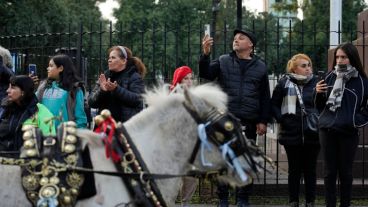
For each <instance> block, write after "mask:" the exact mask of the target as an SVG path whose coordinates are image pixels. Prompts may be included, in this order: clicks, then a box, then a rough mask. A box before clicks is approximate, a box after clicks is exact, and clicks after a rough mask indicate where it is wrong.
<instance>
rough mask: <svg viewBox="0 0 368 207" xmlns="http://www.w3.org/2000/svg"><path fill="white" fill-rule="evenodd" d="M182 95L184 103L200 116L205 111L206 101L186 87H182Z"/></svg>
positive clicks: (206, 108)
mask: <svg viewBox="0 0 368 207" xmlns="http://www.w3.org/2000/svg"><path fill="white" fill-rule="evenodd" d="M184 97H185V105H186V106H188V107H190V108H191V109H192V110H193V111H196V112H197V113H198V114H199V115H200V116H201V117H202V116H203V115H204V114H206V113H207V110H208V106H207V105H206V103H205V102H204V101H203V100H202V99H201V98H199V97H198V96H196V95H195V94H193V93H192V92H191V91H190V90H189V89H187V88H184Z"/></svg>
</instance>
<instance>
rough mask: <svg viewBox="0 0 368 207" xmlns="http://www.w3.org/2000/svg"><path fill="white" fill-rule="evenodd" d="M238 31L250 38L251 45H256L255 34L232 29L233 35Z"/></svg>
mask: <svg viewBox="0 0 368 207" xmlns="http://www.w3.org/2000/svg"><path fill="white" fill-rule="evenodd" d="M238 33H242V34H243V35H245V36H247V37H248V38H249V39H250V41H251V42H252V43H253V47H255V46H256V43H257V39H256V36H254V34H253V33H251V32H248V31H245V30H241V29H236V30H234V36H235V35H236V34H238Z"/></svg>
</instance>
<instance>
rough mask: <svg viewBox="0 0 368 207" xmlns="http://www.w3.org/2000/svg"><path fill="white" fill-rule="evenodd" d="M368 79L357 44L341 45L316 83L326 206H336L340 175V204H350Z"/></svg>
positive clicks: (367, 120)
mask: <svg viewBox="0 0 368 207" xmlns="http://www.w3.org/2000/svg"><path fill="white" fill-rule="evenodd" d="M367 100H368V79H367V76H366V74H364V70H363V66H362V63H361V61H360V59H359V54H358V50H357V48H356V47H355V46H354V45H353V44H351V43H344V44H341V45H339V46H338V47H337V48H336V49H335V52H334V60H333V68H332V69H331V71H330V72H329V73H328V74H327V76H326V78H325V79H324V80H321V81H320V82H318V84H317V86H316V97H315V103H316V106H317V108H318V110H320V111H321V116H320V117H319V124H318V125H319V137H320V140H321V147H322V154H323V157H324V162H325V172H324V173H325V188H326V192H325V194H326V195H325V196H326V206H328V207H330V206H336V179H337V175H339V180H340V206H341V207H346V206H350V200H351V188H352V182H353V174H352V168H353V161H354V157H355V152H356V150H357V148H358V142H359V135H358V128H359V127H362V126H365V125H367V124H368V102H367Z"/></svg>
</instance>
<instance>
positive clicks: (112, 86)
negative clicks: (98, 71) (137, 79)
mask: <svg viewBox="0 0 368 207" xmlns="http://www.w3.org/2000/svg"><path fill="white" fill-rule="evenodd" d="M116 87H118V83H117V82H116V81H114V82H111V81H110V78H109V79H108V80H107V82H106V89H107V91H114V90H115V89H116Z"/></svg>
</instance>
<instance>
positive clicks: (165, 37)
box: [155, 22, 171, 79]
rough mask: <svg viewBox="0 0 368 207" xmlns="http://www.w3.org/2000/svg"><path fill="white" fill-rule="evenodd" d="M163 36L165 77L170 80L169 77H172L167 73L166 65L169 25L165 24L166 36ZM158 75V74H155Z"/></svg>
mask: <svg viewBox="0 0 368 207" xmlns="http://www.w3.org/2000/svg"><path fill="white" fill-rule="evenodd" d="M163 36H164V55H163V59H164V60H163V62H164V65H163V66H164V67H163V68H164V74H165V75H164V77H165V78H167V79H169V77H171V76H170V74H169V73H168V71H167V63H166V59H167V58H166V54H167V23H166V22H165V25H164V34H163ZM155 75H156V74H155Z"/></svg>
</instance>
